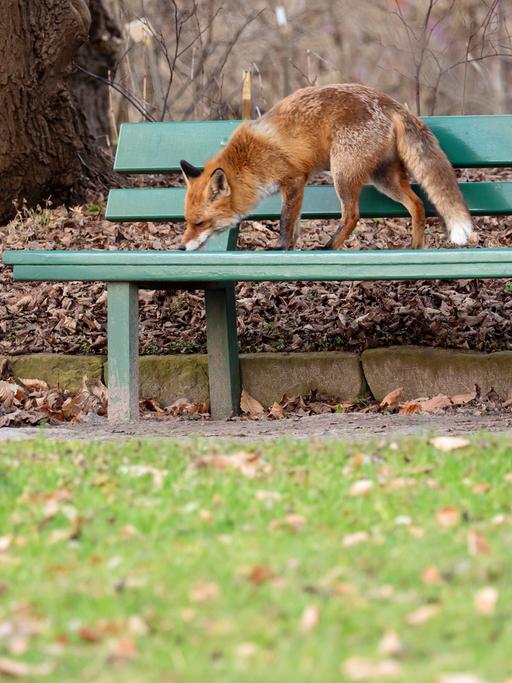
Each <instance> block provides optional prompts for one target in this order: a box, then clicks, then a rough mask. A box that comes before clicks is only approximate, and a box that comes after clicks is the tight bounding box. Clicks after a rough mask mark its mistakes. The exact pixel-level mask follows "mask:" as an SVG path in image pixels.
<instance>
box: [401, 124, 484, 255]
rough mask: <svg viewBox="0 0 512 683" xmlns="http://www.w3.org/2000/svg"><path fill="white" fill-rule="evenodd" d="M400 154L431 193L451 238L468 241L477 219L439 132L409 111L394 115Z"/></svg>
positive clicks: (421, 183)
mask: <svg viewBox="0 0 512 683" xmlns="http://www.w3.org/2000/svg"><path fill="white" fill-rule="evenodd" d="M394 121H395V130H396V144H397V149H398V154H399V156H400V158H401V159H402V161H403V162H404V164H405V166H406V168H407V170H408V171H409V172H410V173H411V174H412V175H413V176H414V178H415V179H416V180H417V181H418V183H419V184H420V185H421V186H422V187H423V189H424V190H425V192H426V193H427V196H428V198H429V199H430V201H431V202H432V204H433V205H434V206H435V208H436V210H437V211H438V213H439V215H440V216H441V218H442V219H443V220H444V222H445V224H446V227H447V229H448V234H449V238H450V240H451V241H452V242H454V243H455V244H458V245H462V244H466V243H467V242H468V240H469V239H470V238H471V235H472V233H473V222H472V220H471V216H470V213H469V211H468V208H467V206H466V204H465V202H464V198H463V196H462V192H461V191H460V188H459V185H458V183H457V178H456V177H455V173H454V171H453V168H452V165H451V164H450V162H449V161H448V158H447V157H446V155H445V153H444V152H443V151H442V149H441V148H440V146H439V142H438V141H437V138H436V136H435V135H434V134H433V133H432V131H431V130H430V129H429V128H428V127H427V126H426V125H425V124H424V123H423V122H422V121H420V120H419V119H417V118H416V117H415V116H413V115H412V114H409V112H407V111H406V112H405V113H403V112H401V113H396V114H395V116H394Z"/></svg>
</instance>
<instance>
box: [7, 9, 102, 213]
mask: <svg viewBox="0 0 512 683" xmlns="http://www.w3.org/2000/svg"><path fill="white" fill-rule="evenodd" d="M3 5H4V6H3V7H2V21H1V22H0V93H1V106H0V223H1V222H2V221H5V220H7V219H9V218H10V217H11V216H12V215H13V213H14V211H15V208H14V204H13V203H14V202H18V203H20V202H22V201H25V200H26V202H27V204H29V205H34V204H35V203H37V202H39V201H41V200H43V199H45V198H47V197H49V196H51V197H52V198H53V199H54V200H57V201H60V200H66V199H69V197H70V195H71V194H72V192H73V190H75V189H76V188H77V187H80V186H83V185H84V184H85V178H84V176H87V175H90V174H91V173H93V174H94V173H97V172H98V169H99V168H100V166H102V165H103V166H104V167H105V169H106V168H107V166H106V160H105V159H104V158H103V157H101V155H100V156H99V157H98V155H97V153H96V150H95V148H94V143H93V140H92V138H91V136H90V134H89V132H88V130H87V124H86V121H85V118H84V116H83V115H82V112H81V111H80V109H79V107H78V106H77V104H76V102H75V100H74V98H73V95H72V93H71V91H70V88H69V74H70V71H71V64H72V61H73V59H74V58H75V55H76V53H77V50H78V49H79V47H80V46H81V45H82V44H83V43H84V42H85V41H86V40H87V36H88V33H89V28H90V23H91V14H90V12H89V8H88V4H87V2H86V1H85V0H38V1H37V2H26V1H25V0H4V3H3Z"/></svg>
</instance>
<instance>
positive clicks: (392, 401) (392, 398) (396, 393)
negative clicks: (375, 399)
mask: <svg viewBox="0 0 512 683" xmlns="http://www.w3.org/2000/svg"><path fill="white" fill-rule="evenodd" d="M403 390H404V388H403V387H398V388H397V389H393V391H390V392H389V394H386V396H384V398H383V399H382V401H381V402H380V403H379V408H380V409H381V410H384V408H395V407H396V406H398V401H399V399H400V396H401V395H402V391H403Z"/></svg>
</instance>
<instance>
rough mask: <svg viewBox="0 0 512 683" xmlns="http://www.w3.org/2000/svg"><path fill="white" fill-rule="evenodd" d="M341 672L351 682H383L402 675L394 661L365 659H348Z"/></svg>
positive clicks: (400, 669)
mask: <svg viewBox="0 0 512 683" xmlns="http://www.w3.org/2000/svg"><path fill="white" fill-rule="evenodd" d="M341 671H342V673H343V674H345V676H346V677H347V678H348V679H350V680H351V681H368V680H384V679H391V678H398V677H399V676H401V675H402V668H401V666H400V664H399V663H398V662H396V661H395V660H394V659H381V660H378V661H375V660H372V659H367V658H366V657H349V659H347V660H346V661H345V662H344V663H343V665H342V668H341Z"/></svg>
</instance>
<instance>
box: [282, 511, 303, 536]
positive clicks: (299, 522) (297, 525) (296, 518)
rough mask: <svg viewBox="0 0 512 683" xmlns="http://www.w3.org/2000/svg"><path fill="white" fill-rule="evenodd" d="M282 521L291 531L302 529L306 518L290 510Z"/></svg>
mask: <svg viewBox="0 0 512 683" xmlns="http://www.w3.org/2000/svg"><path fill="white" fill-rule="evenodd" d="M284 523H285V524H286V526H287V527H289V528H290V529H292V530H293V531H302V529H303V528H304V524H305V523H306V518H305V517H303V516H302V515H297V514H295V513H293V512H292V513H290V514H288V515H286V517H285V518H284Z"/></svg>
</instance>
